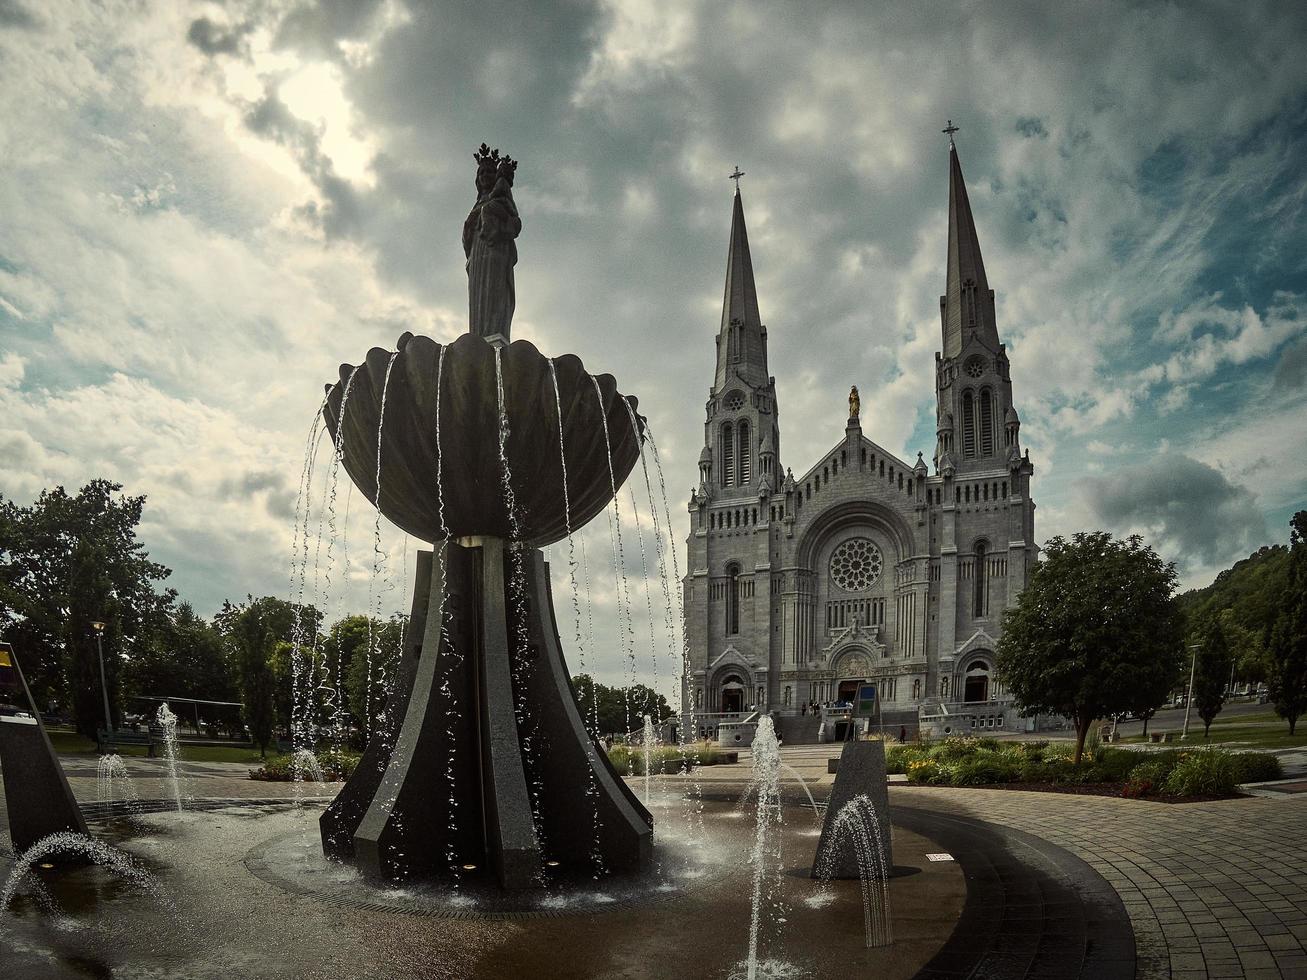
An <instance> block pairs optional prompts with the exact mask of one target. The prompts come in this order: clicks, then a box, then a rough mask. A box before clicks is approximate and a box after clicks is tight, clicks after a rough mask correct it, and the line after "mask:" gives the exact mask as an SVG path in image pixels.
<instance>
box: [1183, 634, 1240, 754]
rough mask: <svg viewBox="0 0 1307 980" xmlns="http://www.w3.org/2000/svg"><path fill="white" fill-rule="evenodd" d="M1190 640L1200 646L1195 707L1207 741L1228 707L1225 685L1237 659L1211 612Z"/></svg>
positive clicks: (1196, 674) (1196, 672)
mask: <svg viewBox="0 0 1307 980" xmlns="http://www.w3.org/2000/svg"><path fill="white" fill-rule="evenodd" d="M1191 639H1192V640H1193V642H1194V643H1195V644H1196V645H1197V646H1198V649H1197V650H1195V651H1194V653H1195V656H1194V693H1193V697H1194V707H1196V708H1197V709H1198V717H1200V718H1201V719H1202V720H1203V737H1204V738H1207V737H1208V735H1209V734H1210V732H1211V728H1212V720H1213V719H1214V718H1215V717H1216V716H1217V715H1218V714H1220V712H1221V708H1222V707H1223V706H1224V705H1225V692H1226V685H1227V684H1228V683H1229V681H1230V667H1231V665H1232V664H1233V663H1234V658H1233V655H1232V654H1231V652H1230V644H1229V643H1228V642H1227V641H1226V637H1225V630H1224V628H1223V627H1222V626H1221V619H1220V617H1219V616H1218V615H1216V614H1214V613H1210V612H1209V613H1207V614H1206V615H1205V616H1204V617H1203V619H1202V621H1201V622H1199V624H1198V628H1197V629H1196V630H1195V632H1194V633H1193V634H1192V636H1191Z"/></svg>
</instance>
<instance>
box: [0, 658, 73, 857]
mask: <svg viewBox="0 0 1307 980" xmlns="http://www.w3.org/2000/svg"><path fill="white" fill-rule="evenodd" d="M6 694H9V697H8V698H6V697H5V695H6ZM5 700H12V703H13V704H14V705H15V706H17V707H18V708H19V709H20V710H21V713H14V714H10V713H7V712H6V713H5V714H0V774H2V775H3V777H4V788H5V807H6V810H7V812H8V815H9V837H10V840H11V842H12V843H13V848H14V851H15V852H22V851H25V850H27V849H28V848H29V847H31V846H32V845H33V844H35V843H36V842H37V841H39V840H41V838H43V837H47V836H49V835H50V834H55V833H58V832H59V831H64V830H66V831H72V832H73V833H76V834H85V833H86V832H87V830H86V818H85V817H83V816H82V811H81V810H80V809H79V808H78V806H77V800H76V799H75V798H74V796H73V791H72V790H71V789H70V788H69V786H68V777H67V776H65V775H64V770H63V766H61V765H60V764H59V757H58V756H57V755H55V751H54V746H53V745H51V744H50V736H49V735H47V734H46V732H45V725H43V724H42V723H41V713H40V712H39V711H37V709H36V702H35V701H34V700H33V699H32V692H31V691H29V690H28V688H27V680H26V679H25V678H24V677H23V671H22V668H21V667H19V666H18V656H17V654H16V653H14V650H13V648H12V647H11V646H10V645H9V644H8V643H3V644H0V702H3V701H5Z"/></svg>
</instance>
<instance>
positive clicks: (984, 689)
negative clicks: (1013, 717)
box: [962, 660, 989, 703]
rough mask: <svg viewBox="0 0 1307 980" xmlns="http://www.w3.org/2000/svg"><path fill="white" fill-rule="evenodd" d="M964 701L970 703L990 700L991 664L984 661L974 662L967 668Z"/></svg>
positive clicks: (963, 689) (963, 690)
mask: <svg viewBox="0 0 1307 980" xmlns="http://www.w3.org/2000/svg"><path fill="white" fill-rule="evenodd" d="M962 700H963V701H966V702H968V703H970V702H974V701H988V700H989V664H987V663H985V661H983V660H973V661H972V662H971V665H970V666H969V667H967V675H966V678H965V680H964V682H963V688H962Z"/></svg>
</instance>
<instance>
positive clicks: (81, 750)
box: [46, 728, 259, 763]
mask: <svg viewBox="0 0 1307 980" xmlns="http://www.w3.org/2000/svg"><path fill="white" fill-rule="evenodd" d="M46 731H47V732H48V733H49V735H50V742H51V743H52V744H53V745H54V750H55V751H56V752H58V753H60V754H62V755H95V743H94V742H93V741H91V740H90V739H89V738H83V737H82V736H81V735H78V734H77V733H76V732H75V731H70V730H68V729H58V728H55V729H51V728H47V729H46ZM160 753H161V750H159V749H156V750H155V754H156V755H158V754H160ZM118 754H119V755H138V756H145V755H147V754H148V752H147V750H146V747H145V746H144V745H120V746H118ZM177 757H178V758H179V759H181V760H183V761H184V762H239V763H257V762H258V761H259V750H258V749H251V748H246V747H244V746H239V745H181V746H179V747H178V749H177Z"/></svg>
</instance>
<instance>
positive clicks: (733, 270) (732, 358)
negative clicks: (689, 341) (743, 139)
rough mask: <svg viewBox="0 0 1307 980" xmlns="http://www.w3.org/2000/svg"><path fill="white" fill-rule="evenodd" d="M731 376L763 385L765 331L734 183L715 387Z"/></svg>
mask: <svg viewBox="0 0 1307 980" xmlns="http://www.w3.org/2000/svg"><path fill="white" fill-rule="evenodd" d="M740 176H743V174H741V175H740ZM732 373H733V374H735V375H737V376H738V377H739V378H740V379H741V380H742V381H744V382H745V384H748V385H751V386H754V387H758V386H761V385H765V384H767V378H768V375H767V328H766V327H764V326H763V325H762V317H761V316H760V315H759V313H758V291H757V288H756V287H755V286H754V282H753V259H752V258H751V257H750V255H749V232H748V230H747V229H746V228H745V226H744V202H743V199H742V198H741V197H740V188H739V184H738V180H737V184H736V188H735V206H734V210H733V212H732V214H731V245H730V250H729V251H728V252H727V255H726V294H725V296H724V297H723V299H722V326H721V330H720V331H719V332H718V334H717V374H716V377H715V379H714V381H715V384H716V386H717V387H718V388H720V387H721V386H722V385H723V384H725V383H726V379H727V377H728V376H729V375H731V374H732Z"/></svg>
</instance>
